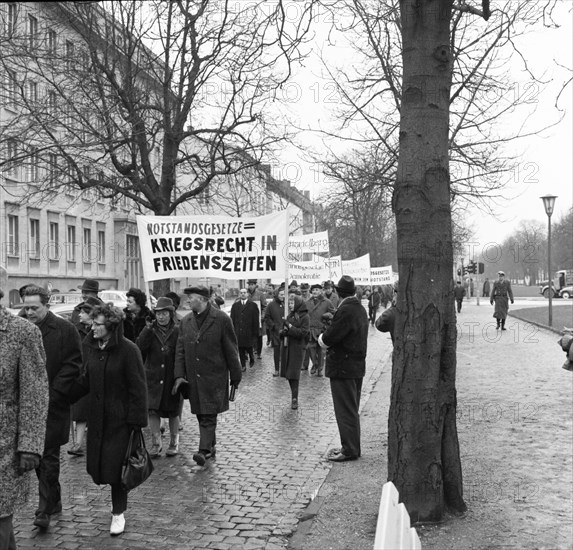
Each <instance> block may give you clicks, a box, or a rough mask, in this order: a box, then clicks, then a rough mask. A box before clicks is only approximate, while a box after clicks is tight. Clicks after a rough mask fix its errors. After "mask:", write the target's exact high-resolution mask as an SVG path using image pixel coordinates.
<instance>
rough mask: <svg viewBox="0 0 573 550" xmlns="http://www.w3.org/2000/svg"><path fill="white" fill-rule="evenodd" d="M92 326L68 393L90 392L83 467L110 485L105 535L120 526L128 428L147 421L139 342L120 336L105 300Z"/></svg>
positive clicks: (116, 312)
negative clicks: (80, 372) (81, 366)
mask: <svg viewBox="0 0 573 550" xmlns="http://www.w3.org/2000/svg"><path fill="white" fill-rule="evenodd" d="M91 318H92V320H93V321H92V331H91V332H90V334H88V335H87V336H86V337H85V339H84V341H83V361H84V369H85V372H84V374H83V375H81V376H80V377H79V378H78V379H77V380H76V383H75V385H74V388H73V390H72V392H71V393H70V400H72V401H74V400H77V399H78V398H80V397H82V396H83V395H85V394H87V393H89V414H88V425H89V427H90V433H89V437H88V442H87V460H86V464H87V471H88V474H90V476H91V477H92V479H93V481H94V483H96V484H97V485H110V486H111V502H112V512H111V513H112V520H111V526H110V529H109V532H110V535H119V534H121V533H123V531H124V528H125V518H124V514H123V513H124V512H125V510H126V509H127V491H126V490H125V489H123V487H122V486H121V470H122V466H123V461H124V458H125V454H126V452H127V446H128V444H129V437H130V434H131V432H132V431H133V430H138V429H141V428H143V427H145V426H147V386H146V384H145V371H144V368H143V360H142V358H141V352H140V351H139V348H138V347H137V346H136V345H135V344H134V343H133V342H131V341H129V340H128V339H127V338H125V337H124V336H123V322H122V321H123V318H124V314H123V312H122V311H121V309H119V308H117V307H114V306H112V305H111V304H106V305H103V306H96V307H94V308H93V310H92V312H91Z"/></svg>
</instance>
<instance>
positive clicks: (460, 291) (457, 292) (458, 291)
mask: <svg viewBox="0 0 573 550" xmlns="http://www.w3.org/2000/svg"><path fill="white" fill-rule="evenodd" d="M465 295H466V289H465V288H464V287H463V286H462V282H461V281H457V283H456V286H455V287H454V298H455V300H456V306H457V310H458V313H461V311H462V303H463V301H464V296H465Z"/></svg>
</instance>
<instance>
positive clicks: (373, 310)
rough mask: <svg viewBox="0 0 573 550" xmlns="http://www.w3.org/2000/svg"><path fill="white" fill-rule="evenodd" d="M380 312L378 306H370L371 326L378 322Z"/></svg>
mask: <svg viewBox="0 0 573 550" xmlns="http://www.w3.org/2000/svg"><path fill="white" fill-rule="evenodd" d="M377 311H378V306H376V307H374V306H368V319H369V320H370V323H371V324H374V322H375V321H376V312H377Z"/></svg>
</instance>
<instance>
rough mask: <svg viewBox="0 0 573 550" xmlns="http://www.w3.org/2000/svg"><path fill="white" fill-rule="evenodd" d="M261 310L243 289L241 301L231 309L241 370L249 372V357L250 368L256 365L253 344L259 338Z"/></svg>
mask: <svg viewBox="0 0 573 550" xmlns="http://www.w3.org/2000/svg"><path fill="white" fill-rule="evenodd" d="M259 319H260V313H259V308H258V307H257V305H256V304H255V302H253V301H251V300H249V293H248V291H247V289H246V288H241V290H240V292H239V299H238V300H237V301H236V302H235V303H234V304H233V305H232V307H231V321H233V327H234V328H235V334H236V336H237V343H238V345H239V358H240V360H241V369H242V370H243V372H244V371H245V370H247V356H248V357H249V361H250V366H251V367H252V366H253V365H254V364H255V356H254V354H253V343H255V342H256V339H257V338H258V336H259V324H260V323H259Z"/></svg>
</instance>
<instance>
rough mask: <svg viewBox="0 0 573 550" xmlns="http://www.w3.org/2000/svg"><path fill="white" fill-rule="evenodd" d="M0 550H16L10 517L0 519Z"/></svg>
mask: <svg viewBox="0 0 573 550" xmlns="http://www.w3.org/2000/svg"><path fill="white" fill-rule="evenodd" d="M0 549H1V550H16V539H15V538H14V526H13V525H12V516H6V517H4V518H0Z"/></svg>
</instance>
